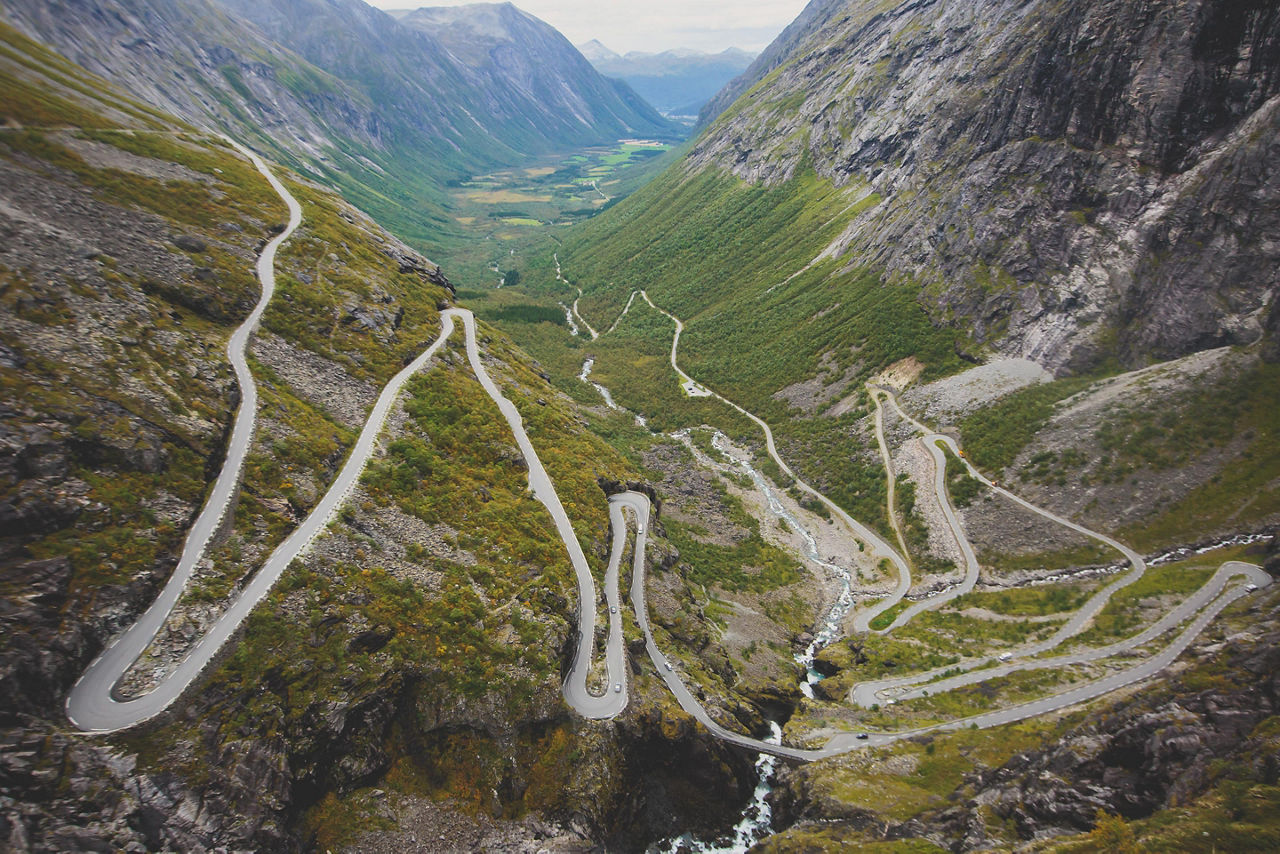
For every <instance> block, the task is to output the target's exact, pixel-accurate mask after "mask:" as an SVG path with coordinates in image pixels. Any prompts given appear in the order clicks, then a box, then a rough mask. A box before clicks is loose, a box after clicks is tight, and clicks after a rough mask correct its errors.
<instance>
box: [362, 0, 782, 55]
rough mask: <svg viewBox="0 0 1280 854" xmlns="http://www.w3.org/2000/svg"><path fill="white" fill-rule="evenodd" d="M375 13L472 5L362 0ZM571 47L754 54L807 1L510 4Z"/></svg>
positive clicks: (454, 0)
mask: <svg viewBox="0 0 1280 854" xmlns="http://www.w3.org/2000/svg"><path fill="white" fill-rule="evenodd" d="M366 2H368V3H370V4H371V5H374V6H377V7H378V8H380V9H416V8H418V7H419V6H465V5H467V4H468V3H469V2H474V0H419V2H413V0H407V2H406V0H366ZM514 2H515V5H516V6H518V7H519V8H521V9H523V10H524V11H526V12H528V13H529V14H531V15H536V16H537V17H539V18H541V19H542V20H544V21H546V22H547V23H548V24H550V25H551V26H553V27H555V28H556V29H557V30H559V31H560V32H562V33H564V34H565V36H566V37H568V39H569V41H571V42H573V43H574V44H582V43H583V42H586V41H590V40H591V39H599V40H600V41H602V42H603V43H604V45H605V46H606V47H608V48H609V49H610V50H614V51H616V52H618V53H626V52H627V51H629V50H643V51H649V52H653V53H656V52H658V51H663V50H669V49H671V48H678V47H686V48H693V49H694V50H704V51H711V52H715V51H721V50H724V49H725V48H727V47H740V48H742V49H744V50H752V51H758V50H761V49H763V48H764V47H765V45H767V44H769V42H771V41H773V38H774V36H776V35H777V34H778V33H780V32H782V29H783V27H785V26H786V25H787V24H789V23H791V22H792V20H794V19H795V17H796V15H799V14H800V10H801V9H803V8H804V6H805V3H806V2H807V0H514Z"/></svg>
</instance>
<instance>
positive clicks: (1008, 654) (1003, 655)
mask: <svg viewBox="0 0 1280 854" xmlns="http://www.w3.org/2000/svg"><path fill="white" fill-rule="evenodd" d="M999 658H1000V660H1001V661H1008V660H1009V659H1011V658H1013V653H1011V652H1002V653H1000V655H999Z"/></svg>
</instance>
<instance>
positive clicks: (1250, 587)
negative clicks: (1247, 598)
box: [1244, 584, 1258, 593]
mask: <svg viewBox="0 0 1280 854" xmlns="http://www.w3.org/2000/svg"><path fill="white" fill-rule="evenodd" d="M1244 589H1245V592H1246V593H1252V592H1254V591H1255V590H1257V589H1258V585H1256V584H1248V585H1246V586H1245V588H1244Z"/></svg>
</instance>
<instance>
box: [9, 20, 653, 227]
mask: <svg viewBox="0 0 1280 854" xmlns="http://www.w3.org/2000/svg"><path fill="white" fill-rule="evenodd" d="M0 14H3V16H4V19H5V20H7V21H8V22H9V23H11V24H13V25H14V26H16V27H17V28H18V29H19V30H20V31H22V32H23V33H25V34H26V35H28V36H31V37H33V38H36V39H38V40H40V41H43V42H45V43H47V44H49V45H51V46H53V47H54V48H55V49H57V50H59V51H60V52H62V53H64V54H65V55H67V56H68V57H69V58H70V59H72V60H73V61H75V62H76V63H78V64H81V65H83V66H84V67H86V68H88V69H90V70H91V71H94V72H95V73H98V74H101V75H103V76H104V77H107V78H108V79H111V80H114V81H116V82H117V83H119V84H120V85H123V86H126V87H127V88H129V89H130V90H131V91H133V92H136V93H137V94H138V95H139V97H141V98H143V99H145V100H146V101H147V102H148V103H152V104H155V105H157V106H160V107H162V108H164V109H166V110H168V111H170V112H173V113H176V114H177V115H179V116H182V117H183V118H185V119H186V120H188V121H191V122H195V123H197V124H199V125H201V126H204V127H210V128H218V129H225V130H229V131H231V132H233V133H234V134H235V135H236V136H237V138H241V139H246V140H253V141H255V142H256V143H258V144H260V145H263V146H264V147H265V148H266V149H267V150H270V151H271V152H272V154H273V156H276V157H277V158H278V159H280V160H281V161H282V162H285V163H287V164H289V165H290V166H292V167H294V168H296V169H299V170H300V171H305V172H307V173H309V174H311V175H313V176H315V177H317V178H320V179H321V180H323V181H325V182H326V183H330V184H333V185H335V186H337V187H339V188H340V189H341V190H342V191H343V192H344V193H345V194H346V195H347V196H348V197H349V198H350V199H352V201H354V202H355V203H357V204H360V205H361V206H362V207H364V208H366V209H367V210H369V211H370V212H371V213H373V214H375V215H376V216H378V218H379V220H380V221H383V222H385V223H387V224H388V225H390V226H391V227H393V228H395V229H396V230H397V231H398V232H399V233H400V234H401V235H403V236H405V237H406V238H408V239H413V240H420V241H425V240H428V239H431V238H438V237H439V235H440V233H441V232H442V230H447V227H448V219H447V218H446V217H445V216H444V215H443V214H442V213H441V208H442V206H443V205H444V203H445V195H444V192H443V185H444V184H445V182H446V181H448V180H450V179H456V178H460V177H463V176H465V175H467V174H470V173H472V172H475V171H483V170H486V169H489V168H492V167H494V166H495V165H500V164H501V165H512V164H518V163H520V162H522V160H523V159H524V158H525V157H527V156H528V155H530V154H533V153H537V152H544V151H548V150H555V149H558V148H562V147H567V146H574V145H584V144H591V143H597V142H611V141H613V140H616V139H618V138H619V137H623V136H630V135H635V134H644V135H651V134H658V135H671V134H672V133H673V128H672V127H671V126H670V125H669V124H668V123H667V122H666V121H665V120H664V119H663V118H662V117H661V116H659V115H658V114H657V113H656V112H654V110H653V109H652V108H651V107H649V106H648V105H647V104H644V103H643V102H642V101H640V100H639V99H638V98H637V97H636V96H635V95H634V93H632V92H630V90H627V89H625V87H624V88H622V89H620V88H619V87H617V86H616V85H614V84H612V83H610V82H609V81H607V80H605V79H604V78H602V77H600V76H599V75H598V74H596V73H595V72H594V71H593V70H592V69H591V68H590V67H589V66H587V65H586V63H585V62H584V61H583V60H582V59H581V57H578V56H577V55H576V53H575V52H573V51H572V50H570V51H569V52H568V53H569V54H572V56H569V55H567V54H566V53H565V52H564V51H563V50H562V49H561V47H562V46H561V45H559V44H558V43H557V44H555V47H556V50H555V51H553V52H552V53H550V54H546V55H544V54H543V53H542V52H541V49H542V48H543V47H545V46H546V45H547V43H549V42H552V43H554V42H555V40H554V39H552V38H550V37H549V36H547V35H546V34H545V33H543V35H542V37H541V38H540V39H539V40H531V39H528V38H521V39H516V40H513V41H511V42H510V43H509V45H508V52H507V56H508V58H510V59H513V60H514V59H515V58H517V57H518V62H519V64H520V65H521V66H522V67H524V68H541V67H545V69H546V73H547V76H548V78H551V79H554V78H559V79H561V80H562V81H564V82H563V83H562V84H561V85H560V87H559V91H558V92H557V93H551V92H548V91H544V90H541V89H532V88H529V87H527V86H512V85H510V83H511V79H510V78H509V77H506V76H504V75H503V74H502V73H500V71H499V70H498V69H496V68H493V67H482V66H474V65H471V64H469V63H467V62H466V61H463V60H462V59H460V58H458V57H457V56H455V55H453V54H452V53H451V52H450V50H449V48H448V47H446V46H445V45H444V44H442V43H441V42H440V41H439V40H437V39H436V38H435V37H434V36H433V35H432V34H431V33H429V32H425V31H423V30H422V29H419V28H413V27H408V26H404V25H402V24H399V23H397V22H396V21H395V20H394V19H393V18H392V17H390V16H389V15H386V14H385V13H383V12H380V11H378V10H376V9H373V8H372V7H370V6H367V5H366V4H364V3H363V2H360V0H343V2H340V3H315V2H307V0H268V2H239V0H172V2H171V0H165V2H155V1H154V0H58V2H54V3H46V2H43V0H38V2H36V1H35V0H31V1H30V2H29V0H18V2H12V3H6V4H5V5H4V7H3V9H0ZM533 29H535V30H536V29H537V28H533ZM547 29H549V28H547ZM560 41H563V40H562V39H561V40H560ZM566 62H568V63H569V64H568V65H566ZM552 94H554V96H555V97H549V96H550V95H552Z"/></svg>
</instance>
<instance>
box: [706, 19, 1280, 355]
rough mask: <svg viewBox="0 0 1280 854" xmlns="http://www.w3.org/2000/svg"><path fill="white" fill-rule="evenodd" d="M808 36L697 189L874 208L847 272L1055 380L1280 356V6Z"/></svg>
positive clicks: (715, 152) (776, 70)
mask: <svg viewBox="0 0 1280 854" xmlns="http://www.w3.org/2000/svg"><path fill="white" fill-rule="evenodd" d="M805 14H806V20H805V21H802V22H797V27H796V30H795V31H794V32H791V33H790V35H789V37H788V38H787V39H784V40H783V42H781V43H780V44H785V45H786V46H787V47H788V48H789V49H788V50H786V51H785V55H784V56H782V57H779V56H777V53H778V51H776V50H774V51H766V53H765V54H764V55H762V57H761V59H760V60H759V61H758V62H757V64H756V65H755V66H754V67H753V69H752V70H750V71H749V72H748V75H747V77H748V79H747V80H746V81H743V82H744V83H750V82H752V81H753V80H755V81H760V82H758V85H756V86H755V87H754V88H753V89H751V91H749V92H747V93H746V94H745V95H744V96H743V97H742V98H741V99H740V100H739V101H737V102H736V103H735V104H734V105H733V106H732V107H730V108H729V109H727V111H726V112H725V113H724V114H723V115H722V116H721V117H720V118H719V119H718V120H717V121H716V122H715V123H714V124H713V125H712V127H711V128H710V129H709V130H708V132H707V133H706V134H705V135H704V137H703V138H702V139H701V140H700V141H699V142H698V144H697V146H696V147H695V149H694V150H693V152H692V154H691V155H690V160H689V163H688V168H689V169H690V170H700V169H704V168H719V169H726V170H730V171H732V172H733V173H734V174H737V175H739V176H741V177H742V178H745V179H747V180H750V181H759V182H764V183H769V184H772V183H778V182H782V181H786V180H788V179H789V178H791V177H793V176H794V175H796V174H797V172H798V171H799V170H801V169H804V168H809V167H811V168H813V169H814V170H816V171H817V173H818V174H819V175H822V176H825V177H828V178H830V179H831V180H833V181H835V182H837V183H839V184H845V185H849V186H853V187H859V186H863V187H865V188H866V190H867V191H868V192H872V193H875V194H877V196H878V197H879V203H878V204H877V205H875V206H874V207H871V208H869V209H868V210H866V211H865V212H863V213H861V214H860V215H858V216H856V217H853V218H852V219H851V220H850V221H849V224H848V227H847V229H846V230H845V231H844V233H843V234H842V235H841V236H840V237H839V238H838V239H837V240H836V241H835V243H834V244H833V246H832V247H831V251H832V252H835V253H838V254H839V255H841V256H843V257H845V258H847V259H848V260H849V262H850V263H853V264H859V265H869V266H872V267H875V268H879V269H881V270H883V271H884V272H885V274H886V275H887V276H889V277H891V278H892V277H903V276H905V277H910V278H911V279H914V280H917V281H919V282H921V283H922V284H923V285H924V294H923V296H924V301H925V303H926V305H927V307H928V308H929V309H930V311H931V312H932V313H933V315H934V317H935V320H936V321H937V322H940V323H950V324H953V325H955V326H956V327H958V328H960V329H963V330H965V331H971V332H972V335H973V336H974V338H975V339H976V340H978V341H979V342H985V343H988V344H990V345H992V346H993V347H994V348H995V349H997V350H999V351H1000V352H1003V353H1007V354H1010V355H1017V356H1026V357H1029V358H1032V359H1035V360H1037V361H1039V362H1041V363H1043V364H1045V365H1047V366H1049V367H1051V368H1053V369H1055V370H1072V369H1080V368H1084V367H1087V366H1089V365H1090V364H1092V363H1094V362H1096V361H1097V360H1098V359H1101V358H1103V357H1104V356H1108V355H1117V356H1119V357H1120V358H1121V359H1122V360H1123V361H1124V362H1125V363H1127V364H1138V363H1141V362H1142V360H1144V359H1150V358H1157V359H1161V358H1169V357H1173V356H1178V355H1183V354H1186V353H1188V352H1193V351H1195V350H1198V349H1203V348H1205V347H1209V346H1215V345H1221V344H1225V343H1239V344H1247V343H1252V342H1253V341H1255V340H1256V339H1257V338H1258V337H1259V336H1260V335H1261V334H1262V332H1263V324H1264V321H1265V320H1266V317H1267V312H1268V309H1269V306H1270V304H1271V303H1272V302H1273V300H1274V296H1275V293H1276V290H1277V285H1278V282H1277V280H1276V277H1275V275H1274V269H1275V265H1276V262H1277V260H1280V259H1278V258H1277V252H1280V247H1278V246H1277V244H1276V243H1275V241H1274V240H1272V239H1271V238H1270V237H1269V235H1271V234H1274V233H1275V232H1276V229H1277V226H1280V222H1278V221H1277V216H1280V214H1278V213H1277V211H1280V205H1278V204H1277V200H1278V199H1280V178H1278V177H1277V173H1276V170H1275V163H1276V162H1277V158H1278V157H1280V151H1278V150H1277V144H1278V143H1277V139H1280V133H1277V131H1278V130H1280V100H1277V95H1278V94H1280V13H1278V12H1277V10H1276V8H1275V7H1274V4H1271V3H1266V2H1245V3H1237V2H1218V1H1217V0H1204V1H1203V2H1194V3H1174V2H1162V1H1161V0H1149V2H1139V3H1130V2H1123V3H1122V2H1114V3H1112V2H1104V3H1094V2H1064V0H1045V2H1000V0H989V1H988V2H982V3H968V2H948V0H915V1H914V2H902V3H896V4H873V3H868V2H846V3H843V4H832V3H826V4H819V3H815V4H811V6H810V8H809V9H808V10H806V13H805ZM800 24H803V26H800ZM737 88H738V89H742V88H745V87H744V86H738V87H737Z"/></svg>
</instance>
